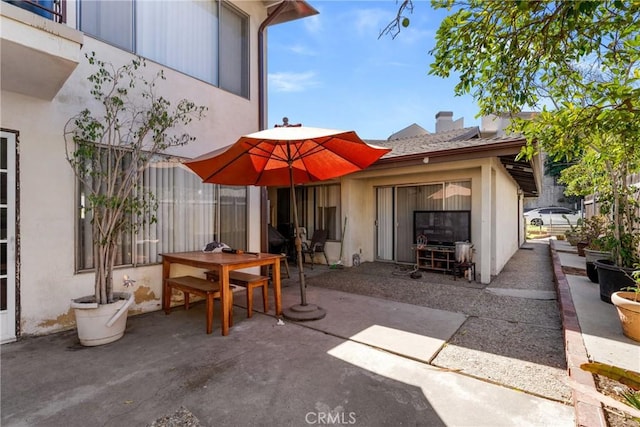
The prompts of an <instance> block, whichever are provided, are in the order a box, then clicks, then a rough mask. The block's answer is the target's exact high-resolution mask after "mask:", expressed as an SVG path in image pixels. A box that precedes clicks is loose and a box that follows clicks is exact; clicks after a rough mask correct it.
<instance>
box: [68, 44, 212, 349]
mask: <svg viewBox="0 0 640 427" xmlns="http://www.w3.org/2000/svg"><path fill="white" fill-rule="evenodd" d="M86 57H87V60H88V61H89V64H91V65H92V66H95V67H96V68H97V70H96V71H95V73H93V74H91V75H90V76H89V77H88V80H89V82H90V83H91V95H92V96H93V98H94V99H95V100H96V101H97V105H98V107H97V108H96V111H91V110H89V108H86V109H84V110H82V111H81V112H80V113H78V114H77V115H75V116H74V117H72V118H70V119H69V121H68V122H67V123H66V125H65V127H64V137H65V149H66V159H67V161H68V162H69V164H70V165H71V167H72V169H73V171H74V173H75V175H76V177H77V178H78V180H79V183H80V186H81V189H82V192H83V195H84V199H85V203H86V206H87V207H86V210H87V213H88V214H90V215H91V225H92V233H93V234H92V241H93V261H94V263H93V264H94V268H95V282H94V284H95V293H94V296H93V298H92V299H93V301H92V302H93V303H94V304H97V305H103V304H109V303H113V302H114V301H115V300H117V299H118V298H117V297H114V292H113V268H114V265H115V262H116V257H117V255H118V245H119V243H120V240H121V238H122V236H123V233H125V232H135V231H136V230H137V229H138V228H139V227H140V226H142V225H143V224H145V223H146V222H154V221H155V211H156V208H157V203H156V201H155V198H154V195H153V194H152V193H151V192H149V191H148V190H147V189H145V188H143V187H142V185H141V177H142V174H143V173H144V170H145V168H146V167H147V166H148V165H149V163H150V162H151V161H152V160H153V158H154V156H155V155H156V154H158V153H161V152H163V151H165V150H166V149H168V148H170V147H174V146H180V145H184V144H186V143H188V142H190V141H192V140H193V139H194V138H193V137H191V136H190V135H189V134H187V133H184V132H182V128H183V127H184V126H186V125H188V124H189V123H190V122H191V121H192V120H193V119H194V118H197V119H200V118H202V117H203V115H204V112H205V110H206V108H205V107H202V106H196V105H195V104H194V103H193V102H191V101H187V100H182V101H180V102H179V103H178V104H177V105H176V106H175V107H174V108H172V107H171V103H170V102H169V101H168V100H167V99H165V98H163V97H162V96H158V95H157V94H156V90H155V89H156V83H157V81H158V80H159V79H164V75H163V73H162V72H159V73H158V74H156V76H155V77H154V78H153V79H152V80H146V79H145V77H144V73H143V70H144V67H145V66H146V64H145V61H144V59H141V58H136V59H134V60H132V61H131V62H130V63H128V64H126V65H124V66H122V67H120V68H115V67H114V66H113V65H112V64H108V63H105V62H103V61H100V60H98V59H97V58H96V57H95V53H91V54H87V55H86ZM174 128H180V129H179V130H177V131H175V132H174V133H170V132H171V130H172V129H174ZM86 299H87V298H85V300H86ZM76 317H77V316H76ZM125 318H126V316H125ZM78 328H79V334H80V326H79V327H78ZM81 342H82V338H81Z"/></svg>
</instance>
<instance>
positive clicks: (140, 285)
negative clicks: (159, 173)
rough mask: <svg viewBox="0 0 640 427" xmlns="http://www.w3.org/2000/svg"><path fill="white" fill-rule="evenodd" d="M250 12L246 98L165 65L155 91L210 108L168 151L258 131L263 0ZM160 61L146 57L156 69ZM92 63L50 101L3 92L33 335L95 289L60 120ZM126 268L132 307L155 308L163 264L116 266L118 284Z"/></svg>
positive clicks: (58, 325)
mask: <svg viewBox="0 0 640 427" xmlns="http://www.w3.org/2000/svg"><path fill="white" fill-rule="evenodd" d="M238 6H239V7H240V8H241V9H243V10H245V11H246V12H247V13H248V14H250V15H251V16H252V18H251V38H250V40H251V42H250V46H251V61H250V64H251V83H250V85H251V92H250V93H251V96H250V99H244V98H241V97H238V96H235V95H232V94H230V93H227V92H225V91H223V90H219V89H218V88H215V87H213V86H211V85H209V84H205V83H203V82H200V81H198V80H195V79H193V78H190V77H188V76H186V75H184V74H181V73H179V72H176V71H173V70H169V69H165V70H164V71H165V76H166V78H167V79H166V81H165V82H161V83H160V84H159V88H160V89H159V93H161V94H162V95H164V96H165V97H167V98H168V99H170V100H171V101H173V102H174V103H175V102H177V101H178V100H179V99H181V98H188V99H190V100H192V101H194V102H195V103H196V104H197V105H205V106H207V107H208V112H207V116H206V118H205V119H204V120H202V121H200V122H193V123H192V125H191V126H190V127H189V129H188V131H189V133H191V134H192V135H194V136H195V137H196V141H195V142H194V143H192V144H190V145H188V146H186V147H181V148H179V149H175V150H174V151H173V154H175V155H179V156H184V157H193V156H196V155H199V154H202V153H205V152H207V151H210V150H213V149H216V148H219V147H222V146H224V145H227V144H231V143H233V142H234V141H235V140H236V139H237V138H238V136H240V135H242V134H246V133H251V132H255V131H257V130H258V105H257V102H258V101H257V100H258V91H257V88H258V82H257V72H256V67H257V65H256V64H257V43H256V42H255V41H256V40H257V29H258V26H259V25H260V22H261V21H262V20H263V19H264V18H265V11H264V8H263V6H262V3H261V2H240V3H239V4H238ZM91 51H95V52H96V53H97V56H98V57H99V59H101V60H104V61H107V62H113V63H114V64H124V63H127V62H129V61H130V59H131V58H132V55H130V54H129V53H126V52H124V51H122V50H119V49H116V48H113V47H111V46H109V45H107V44H105V43H102V42H99V41H97V40H94V39H92V38H90V37H86V36H85V38H84V47H83V54H84V52H91ZM158 70H159V66H158V65H156V64H154V63H152V62H148V67H147V72H148V73H149V75H150V76H151V75H154V74H155V73H156V72H157V71H158ZM89 73H90V68H89V65H88V64H87V63H86V61H85V60H84V57H83V60H82V61H81V62H80V65H79V66H78V67H77V68H76V70H75V71H74V72H73V74H72V75H71V77H70V78H69V79H68V80H67V82H66V83H65V85H64V86H63V88H62V89H61V90H60V92H59V93H58V94H57V95H56V96H55V98H54V99H53V100H52V101H51V102H48V101H43V100H40V99H36V98H31V97H28V96H24V95H20V94H17V93H13V92H8V91H5V90H3V91H2V94H1V95H2V100H1V105H0V107H1V111H2V116H1V119H0V120H1V121H0V126H1V127H2V128H3V129H6V130H13V131H17V132H19V143H18V153H19V175H18V182H19V205H18V206H17V211H18V214H19V224H20V229H19V236H20V248H19V259H20V270H19V271H20V275H19V277H18V279H17V282H18V283H17V284H18V287H19V295H20V319H19V321H20V329H21V334H22V335H38V334H44V333H49V332H54V331H58V330H63V329H67V328H70V327H73V326H74V318H73V314H72V311H71V309H70V307H69V301H70V300H71V299H72V298H76V297H79V296H82V295H88V294H92V293H93V274H92V273H82V274H75V272H74V235H75V224H74V218H75V209H76V204H75V200H74V184H75V179H74V176H73V172H72V170H71V168H70V167H69V165H68V164H67V162H66V160H65V157H64V140H63V126H64V124H65V122H66V121H67V120H68V118H69V117H71V116H72V115H74V114H76V113H78V112H79V111H80V110H81V109H82V108H84V107H85V106H89V105H91V100H90V99H89V98H88V96H87V95H88V82H87V81H86V76H87V75H88V74H89ZM259 203H260V197H259V189H258V188H256V187H251V188H250V191H249V224H248V233H249V241H250V243H249V250H259V245H260V235H259V229H260V215H259V214H260V209H259ZM124 274H127V275H129V277H130V278H132V279H135V280H136V285H135V287H134V288H133V292H134V293H135V295H136V303H135V305H134V306H133V307H132V312H133V313H136V312H146V311H151V310H157V309H159V307H160V297H161V294H162V290H161V289H162V288H161V266H160V265H156V266H149V267H142V268H137V269H119V270H117V271H116V273H115V277H116V279H118V280H116V290H119V289H120V288H121V282H120V280H119V279H121V278H122V276H123V275H124Z"/></svg>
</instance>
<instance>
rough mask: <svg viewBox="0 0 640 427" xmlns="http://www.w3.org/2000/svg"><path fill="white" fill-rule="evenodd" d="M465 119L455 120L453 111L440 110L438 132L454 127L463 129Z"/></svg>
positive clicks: (437, 115) (437, 118)
mask: <svg viewBox="0 0 640 427" xmlns="http://www.w3.org/2000/svg"><path fill="white" fill-rule="evenodd" d="M463 127H464V119H463V118H460V119H458V120H456V121H455V122H454V121H453V111H440V112H439V113H438V114H436V133H440V132H445V131H448V130H452V129H462V128H463Z"/></svg>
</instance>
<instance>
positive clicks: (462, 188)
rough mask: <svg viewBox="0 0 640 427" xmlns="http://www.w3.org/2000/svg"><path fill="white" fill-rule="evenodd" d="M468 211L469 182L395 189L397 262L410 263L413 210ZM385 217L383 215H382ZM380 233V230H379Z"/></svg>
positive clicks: (469, 206) (412, 254) (411, 259)
mask: <svg viewBox="0 0 640 427" xmlns="http://www.w3.org/2000/svg"><path fill="white" fill-rule="evenodd" d="M422 210H425V211H438V210H469V211H470V210H471V181H448V182H440V183H437V184H425V185H417V186H407V187H398V188H397V198H396V212H397V217H398V228H397V233H396V240H397V242H396V247H397V261H401V262H413V261H414V259H413V258H414V253H413V251H412V249H411V246H412V245H413V242H414V238H413V211H422ZM383 220H384V218H383ZM379 232H380V231H379Z"/></svg>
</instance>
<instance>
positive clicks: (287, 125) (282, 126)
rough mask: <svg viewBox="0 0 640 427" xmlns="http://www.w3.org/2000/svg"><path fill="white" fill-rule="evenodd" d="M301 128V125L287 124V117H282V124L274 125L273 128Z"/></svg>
mask: <svg viewBox="0 0 640 427" xmlns="http://www.w3.org/2000/svg"><path fill="white" fill-rule="evenodd" d="M300 126H302V123H298V124H296V125H290V124H289V118H288V117H283V118H282V124H281V125H276V126H275V127H277V128H297V127H300Z"/></svg>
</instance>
